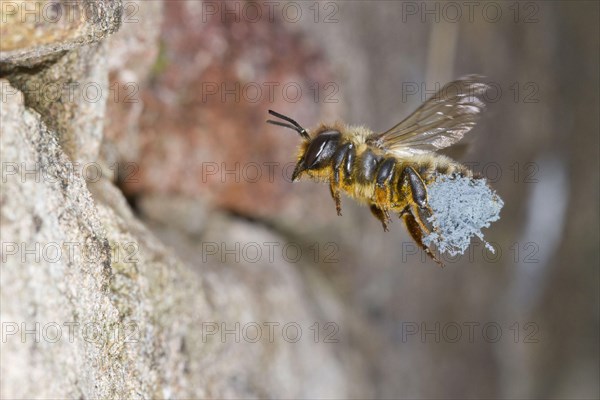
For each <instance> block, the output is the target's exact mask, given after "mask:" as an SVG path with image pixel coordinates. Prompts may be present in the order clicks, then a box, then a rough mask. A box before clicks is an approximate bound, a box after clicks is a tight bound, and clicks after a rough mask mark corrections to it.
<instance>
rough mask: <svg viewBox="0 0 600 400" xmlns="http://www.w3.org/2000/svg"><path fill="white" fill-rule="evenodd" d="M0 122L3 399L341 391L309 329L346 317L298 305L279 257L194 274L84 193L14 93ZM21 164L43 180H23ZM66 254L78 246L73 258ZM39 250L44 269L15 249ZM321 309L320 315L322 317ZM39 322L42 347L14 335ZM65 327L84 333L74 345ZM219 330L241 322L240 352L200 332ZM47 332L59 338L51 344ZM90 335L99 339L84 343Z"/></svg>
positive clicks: (295, 285)
mask: <svg viewBox="0 0 600 400" xmlns="http://www.w3.org/2000/svg"><path fill="white" fill-rule="evenodd" d="M3 83H4V85H3V87H4V88H10V86H8V84H7V82H3ZM1 123H2V136H1V144H2V146H1V148H2V153H1V157H2V160H3V165H4V166H11V168H12V166H15V167H16V168H18V173H15V174H13V173H5V175H6V182H3V185H2V192H1V197H0V199H1V206H2V208H1V210H2V213H1V218H2V219H1V224H2V241H3V255H2V256H3V264H2V275H1V282H0V283H1V289H2V290H1V296H2V298H1V301H2V313H1V316H2V323H3V326H8V325H11V326H17V331H16V334H15V335H9V336H7V338H8V339H7V340H6V342H3V343H2V362H1V367H2V396H3V397H5V398H39V397H61V398H63V397H83V398H101V397H110V398H132V397H144V398H149V397H153V398H156V397H179V398H182V397H194V398H208V397H210V398H232V397H249V396H250V397H255V396H256V397H277V398H298V397H307V398H308V397H317V396H320V397H322V396H325V397H346V396H347V395H348V394H349V393H348V392H347V389H346V379H348V378H347V376H346V372H347V371H346V370H347V369H349V368H344V367H343V366H342V361H341V360H339V359H338V358H337V356H336V351H338V350H339V349H338V348H337V347H336V344H329V343H323V342H319V343H314V340H313V336H312V334H313V332H312V331H310V326H311V325H312V324H314V323H315V322H317V321H318V322H320V323H321V326H323V324H324V323H325V322H324V321H335V322H336V323H337V324H338V325H341V326H344V317H343V316H342V307H341V306H340V305H339V303H338V301H337V300H336V299H335V298H332V297H331V295H329V294H327V293H324V294H323V293H321V294H316V295H315V296H307V295H306V294H307V293H306V291H307V290H308V289H307V287H306V286H305V284H304V283H303V279H302V277H301V276H299V272H298V270H297V269H296V268H294V265H291V264H290V263H289V262H286V261H285V260H284V259H282V256H281V255H276V257H275V258H274V259H273V260H270V261H268V260H267V259H266V258H264V259H263V260H262V261H261V262H256V263H251V262H235V260H230V262H226V263H222V262H220V260H219V259H218V258H216V259H209V260H207V261H208V262H203V263H198V260H197V258H196V259H192V260H193V263H192V264H189V265H194V266H195V267H194V268H190V267H189V266H186V265H184V264H183V263H182V262H181V261H179V260H180V258H179V257H178V256H176V255H175V254H173V252H171V251H169V250H167V249H166V248H165V247H164V246H163V245H162V244H160V243H159V242H158V241H157V240H156V239H155V238H154V237H153V235H152V234H151V233H149V231H148V230H147V229H146V228H145V227H144V226H143V225H142V224H141V223H140V222H138V221H136V219H135V217H134V216H133V214H132V213H131V211H130V210H129V208H128V205H127V204H126V202H125V200H124V198H123V196H122V195H121V193H120V192H119V190H118V189H117V188H115V187H114V186H113V185H112V183H110V182H109V181H108V180H106V179H104V178H102V179H100V180H98V181H96V182H88V185H89V186H90V189H91V192H92V193H93V196H92V194H91V193H90V192H89V191H88V189H87V187H86V182H85V181H84V180H83V178H82V177H81V176H78V175H77V174H70V172H69V171H70V169H69V165H70V160H69V159H68V157H67V156H66V155H65V154H64V152H63V151H62V150H61V148H60V146H59V145H58V143H57V141H56V139H55V137H54V134H53V133H52V132H51V131H49V130H48V129H47V128H46V127H45V124H44V123H43V122H42V121H41V118H40V116H39V115H38V114H37V113H35V112H33V111H30V110H28V109H26V108H25V107H24V104H23V98H22V96H21V95H15V96H13V97H12V98H11V99H10V101H8V102H7V103H5V104H3V107H2V119H1ZM21 163H26V164H25V166H27V168H28V169H29V170H32V171H33V170H35V171H37V174H39V179H38V178H36V177H37V176H38V175H31V174H29V175H26V174H25V173H24V169H23V168H24V166H22V165H21ZM5 169H6V168H5ZM7 171H8V170H7ZM10 171H12V169H11V170H10ZM15 171H16V170H15ZM218 232H219V233H220V234H221V235H222V236H221V237H220V238H217V239H218V240H217V239H215V240H216V241H217V243H220V242H221V241H223V242H225V241H228V242H231V241H232V239H233V240H236V241H238V242H250V241H253V242H258V243H262V242H275V243H276V242H281V238H278V237H277V236H274V235H273V234H270V233H268V232H266V231H264V230H262V231H261V230H260V229H258V230H257V229H256V228H255V227H252V226H250V225H247V224H245V225H244V224H241V225H240V224H237V223H232V222H227V221H221V222H220V223H219V229H218ZM213 237H215V236H214V235H213ZM65 243H74V244H73V245H71V248H73V249H74V251H73V252H72V253H73V254H72V255H71V254H70V253H69V252H68V248H65ZM13 244H14V245H15V246H17V248H16V251H15V248H13V247H10V246H12V245H13ZM36 244H39V246H40V250H39V251H38V254H37V255H38V256H40V255H41V256H40V260H39V262H36V260H35V256H36V254H33V255H32V254H30V255H26V254H25V251H24V250H25V248H27V249H32V248H33V249H34V248H35V247H34V246H36ZM54 244H56V245H57V246H58V247H59V248H61V249H62V252H61V256H60V257H59V259H56V258H55V257H54V254H55V253H52V252H51V251H50V250H52V249H53V248H56V246H55V245H54ZM84 248H85V251H81V250H83V249H84ZM44 249H48V250H44ZM22 257H26V258H25V262H22ZM196 257H197V255H196ZM194 269H195V270H194ZM319 304H321V306H319ZM323 304H325V305H327V307H326V308H327V312H323V311H319V310H320V309H321V307H325V306H324V305H323ZM274 321H275V322H276V323H277V324H279V325H280V326H279V328H278V329H276V330H275V331H274V333H275V334H274V335H273V339H272V341H271V340H270V339H269V337H268V335H267V326H265V325H264V323H268V322H274ZM288 322H292V323H295V324H298V326H300V327H301V329H302V331H303V333H302V334H303V336H302V337H301V338H300V340H298V341H297V342H296V343H291V342H290V341H289V340H286V338H288V337H289V338H294V337H295V333H293V331H291V333H290V334H289V335H288V336H285V337H284V336H282V331H281V326H282V325H284V324H285V323H288ZM23 323H24V324H25V325H24V326H22V325H21V324H23ZM36 323H39V324H40V326H39V328H38V329H37V332H38V336H39V341H37V342H36V340H35V338H34V337H33V336H32V335H29V336H27V335H25V336H21V335H22V334H23V329H25V328H26V329H34V327H35V324H36ZM72 323H75V324H79V325H76V326H75V328H74V329H75V330H74V332H75V335H74V340H73V342H72V343H71V342H70V341H69V340H67V333H68V326H69V324H71V326H73V325H72ZM221 323H226V326H225V327H226V328H227V329H230V330H231V329H233V330H234V331H235V329H236V323H238V324H241V325H239V327H238V328H237V329H238V333H237V335H238V339H237V341H236V339H235V334H234V335H231V334H230V335H229V336H225V337H222V336H221V332H218V333H217V334H215V335H204V334H203V332H205V333H206V332H208V331H207V330H206V329H207V328H206V326H207V325H206V324H217V325H215V326H218V327H219V329H220V324H221ZM247 323H256V324H258V325H259V326H261V327H262V329H263V330H264V331H263V333H262V336H261V337H260V338H259V340H258V341H257V342H256V343H253V342H252V340H250V339H247V338H253V337H254V334H251V333H247V334H246V333H245V332H249V331H242V330H241V327H243V326H245V324H247ZM14 324H16V325H14ZM88 325H90V327H88V328H85V327H86V326H88ZM56 326H58V327H59V329H60V331H61V332H62V338H60V339H59V340H57V341H56V343H51V342H52V341H53V338H54V337H55V336H56V335H55V333H54V332H55V330H56V329H57V328H56ZM52 329H55V330H54V331H53V330H52ZM85 329H89V330H85ZM93 329H99V332H101V333H102V335H103V339H99V340H97V341H96V340H92V338H93V335H92V333H90V332H94V331H93ZM116 332H120V334H119V333H116ZM336 340H340V337H336ZM351 353H352V351H348V352H347V354H351ZM338 354H339V353H338ZM346 357H347V356H346ZM316 360H318V368H315V362H317V361H316ZM17 365H21V366H23V368H15V366H17ZM49 370H53V371H55V372H56V373H48V371H49ZM34 382H35V383H34Z"/></svg>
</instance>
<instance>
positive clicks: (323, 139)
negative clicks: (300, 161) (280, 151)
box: [304, 130, 340, 169]
mask: <svg viewBox="0 0 600 400" xmlns="http://www.w3.org/2000/svg"><path fill="white" fill-rule="evenodd" d="M339 141H340V133H339V132H338V131H333V130H332V131H325V132H323V133H321V134H320V135H318V136H317V137H316V138H314V139H313V141H312V142H311V143H310V145H309V146H308V150H307V151H306V156H305V158H304V160H305V165H306V167H307V169H312V168H316V167H321V166H323V164H324V163H325V162H326V161H327V160H329V159H330V158H331V156H333V153H335V150H336V149H337V146H338V143H339Z"/></svg>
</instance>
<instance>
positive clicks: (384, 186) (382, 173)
mask: <svg viewBox="0 0 600 400" xmlns="http://www.w3.org/2000/svg"><path fill="white" fill-rule="evenodd" d="M395 167H396V160H395V159H394V158H386V159H384V160H383V161H381V163H380V164H379V167H378V170H377V176H376V178H375V202H376V203H377V204H388V203H390V202H391V201H392V190H391V181H392V179H393V176H394V168H395Z"/></svg>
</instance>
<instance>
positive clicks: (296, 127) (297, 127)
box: [267, 110, 310, 140]
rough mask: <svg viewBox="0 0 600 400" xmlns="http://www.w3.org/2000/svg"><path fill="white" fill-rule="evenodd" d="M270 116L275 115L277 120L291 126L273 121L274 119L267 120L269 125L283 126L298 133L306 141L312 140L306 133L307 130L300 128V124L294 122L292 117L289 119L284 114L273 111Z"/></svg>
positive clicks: (270, 111)
mask: <svg viewBox="0 0 600 400" xmlns="http://www.w3.org/2000/svg"><path fill="white" fill-rule="evenodd" d="M269 114H271V115H274V116H275V117H277V118H281V119H283V120H284V121H287V122H289V124H286V123H283V122H280V121H273V120H272V119H269V120H267V123H269V124H273V125H279V126H283V127H285V128H289V129H293V130H295V131H296V132H298V133H299V134H300V136H302V137H303V138H304V139H306V140H309V139H310V136H309V134H308V132H307V131H306V129H304V128H303V127H302V126H300V124H299V123H297V122H296V121H294V120H293V119H291V118H290V117H287V116H285V115H283V114H279V113H278V112H276V111H273V110H269ZM290 124H291V125H290Z"/></svg>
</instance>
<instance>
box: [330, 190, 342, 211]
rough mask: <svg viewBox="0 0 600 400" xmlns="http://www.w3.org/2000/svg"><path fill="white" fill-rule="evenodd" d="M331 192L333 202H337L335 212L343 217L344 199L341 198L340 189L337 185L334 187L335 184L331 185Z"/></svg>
mask: <svg viewBox="0 0 600 400" xmlns="http://www.w3.org/2000/svg"><path fill="white" fill-rule="evenodd" d="M329 190H330V192H331V197H333V201H334V202H335V210H336V211H337V215H340V216H341V215H342V198H341V196H340V188H339V186H337V185H334V183H333V182H331V183H330V184H329Z"/></svg>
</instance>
